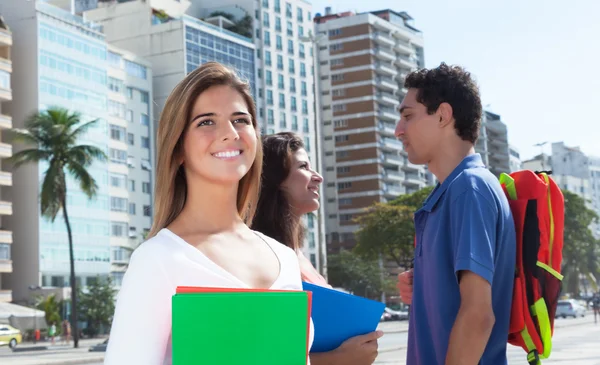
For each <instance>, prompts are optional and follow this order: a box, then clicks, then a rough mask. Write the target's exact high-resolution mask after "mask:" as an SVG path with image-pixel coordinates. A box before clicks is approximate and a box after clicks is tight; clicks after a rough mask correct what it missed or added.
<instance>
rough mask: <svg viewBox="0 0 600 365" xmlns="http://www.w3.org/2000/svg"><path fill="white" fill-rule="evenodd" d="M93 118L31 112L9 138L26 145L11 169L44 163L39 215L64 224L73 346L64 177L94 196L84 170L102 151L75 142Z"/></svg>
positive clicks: (73, 295) (76, 334)
mask: <svg viewBox="0 0 600 365" xmlns="http://www.w3.org/2000/svg"><path fill="white" fill-rule="evenodd" d="M96 122H97V121H96V120H93V121H90V122H83V121H82V118H81V114H79V113H77V112H70V111H69V110H67V109H63V108H58V107H52V108H49V109H48V110H45V111H39V112H36V113H34V114H32V115H31V116H30V117H29V118H28V119H27V120H26V121H25V129H14V130H12V131H11V134H12V136H13V141H14V142H15V143H21V144H25V145H27V146H26V147H25V149H23V150H21V151H19V152H16V153H15V154H14V155H13V156H12V157H11V158H10V162H12V164H13V166H14V167H15V168H18V167H20V166H21V165H24V164H34V163H39V162H45V163H47V165H48V168H47V169H46V171H45V173H44V179H43V182H42V186H41V191H40V205H41V212H42V215H43V216H45V217H46V218H48V219H49V220H50V221H51V222H54V220H55V219H56V216H57V215H58V213H59V212H60V211H61V210H62V215H63V218H64V221H65V225H66V227H67V236H68V239H69V259H70V269H71V275H70V282H71V302H72V303H74V305H73V306H72V308H73V311H72V313H71V324H72V326H73V328H74V330H73V345H74V347H75V348H77V347H78V346H79V332H78V331H77V285H76V281H75V259H74V257H73V234H72V231H71V223H70V222H69V215H68V212H67V187H69V189H70V188H71V187H72V186H71V184H72V183H69V184H67V176H69V177H70V178H71V179H72V180H73V183H75V184H77V185H78V186H79V188H80V189H81V191H82V192H83V193H85V194H86V195H87V197H88V198H89V199H92V198H93V197H94V196H95V195H96V191H97V190H98V185H97V184H96V181H95V180H94V178H93V177H92V176H91V175H90V173H89V172H88V171H87V168H88V167H90V166H91V165H92V163H93V162H94V161H96V160H105V159H106V155H105V154H104V152H103V151H102V150H101V149H99V148H97V147H94V146H90V145H83V144H78V143H77V141H78V139H79V138H81V137H83V136H84V134H85V133H86V132H87V131H88V130H89V129H90V127H92V126H93V125H94V124H95V123H96Z"/></svg>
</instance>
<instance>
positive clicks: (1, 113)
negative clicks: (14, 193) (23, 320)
mask: <svg viewBox="0 0 600 365" xmlns="http://www.w3.org/2000/svg"><path fill="white" fill-rule="evenodd" d="M12 44H13V42H12V33H11V31H10V29H9V28H8V26H7V24H6V22H5V21H4V19H3V18H2V14H0V302H10V301H12V290H10V289H9V288H10V287H9V286H8V285H7V278H8V275H9V274H10V273H12V272H13V263H12V259H11V251H12V248H11V247H12V243H13V236H12V231H11V230H10V228H8V226H7V224H6V218H5V216H10V215H11V214H12V198H11V196H10V194H9V193H8V192H7V191H6V188H5V187H10V186H11V185H12V174H11V173H10V172H9V171H7V169H6V168H2V159H4V158H7V157H10V156H12V146H11V145H10V144H7V143H4V142H2V138H1V137H2V132H3V131H5V130H8V129H10V128H11V127H12V117H11V113H10V109H8V108H6V106H7V105H9V104H10V102H11V100H12V87H11V74H12V61H11V59H12V58H11V48H12Z"/></svg>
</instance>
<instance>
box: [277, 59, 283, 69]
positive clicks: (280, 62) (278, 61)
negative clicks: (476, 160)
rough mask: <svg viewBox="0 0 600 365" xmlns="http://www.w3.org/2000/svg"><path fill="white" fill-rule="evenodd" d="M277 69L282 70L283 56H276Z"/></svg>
mask: <svg viewBox="0 0 600 365" xmlns="http://www.w3.org/2000/svg"><path fill="white" fill-rule="evenodd" d="M277 69H278V70H283V56H282V55H277Z"/></svg>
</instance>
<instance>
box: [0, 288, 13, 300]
mask: <svg viewBox="0 0 600 365" xmlns="http://www.w3.org/2000/svg"><path fill="white" fill-rule="evenodd" d="M10 302H12V290H0V303H10Z"/></svg>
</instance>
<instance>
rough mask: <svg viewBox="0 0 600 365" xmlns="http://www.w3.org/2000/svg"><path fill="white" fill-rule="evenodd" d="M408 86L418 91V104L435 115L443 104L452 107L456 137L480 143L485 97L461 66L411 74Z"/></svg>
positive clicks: (407, 79)
mask: <svg viewBox="0 0 600 365" xmlns="http://www.w3.org/2000/svg"><path fill="white" fill-rule="evenodd" d="M404 87H406V88H408V89H411V88H414V89H417V90H418V91H417V101H418V102H419V103H421V104H423V105H425V106H426V107H427V113H428V114H433V113H435V112H436V111H437V110H438V108H439V106H440V104H441V103H448V104H450V105H451V106H452V113H453V114H454V119H455V121H456V123H455V125H454V128H455V129H456V134H458V136H459V137H460V138H461V139H462V140H465V141H469V142H471V143H473V144H475V142H477V138H478V136H479V128H480V125H481V113H482V107H481V98H480V96H479V88H478V87H477V84H476V83H475V81H474V80H473V78H472V77H471V74H470V73H469V72H467V71H466V70H465V69H464V68H462V67H460V66H448V65H447V64H445V63H443V62H442V63H441V64H440V65H439V66H438V67H437V68H433V69H430V70H429V69H426V68H424V69H422V70H417V71H414V72H412V73H410V74H409V75H408V76H407V77H406V80H405V81H404Z"/></svg>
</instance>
